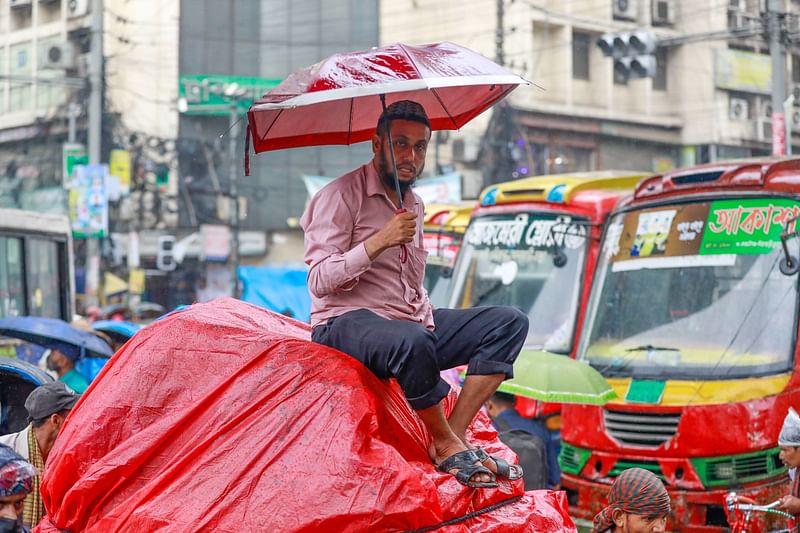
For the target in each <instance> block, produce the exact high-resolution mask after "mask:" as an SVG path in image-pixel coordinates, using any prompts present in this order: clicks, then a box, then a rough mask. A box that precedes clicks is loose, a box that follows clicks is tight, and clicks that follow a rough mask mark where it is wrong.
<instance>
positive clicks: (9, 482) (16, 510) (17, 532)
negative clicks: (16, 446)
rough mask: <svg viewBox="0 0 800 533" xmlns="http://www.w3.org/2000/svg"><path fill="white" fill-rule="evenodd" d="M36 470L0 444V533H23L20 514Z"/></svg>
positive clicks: (25, 529)
mask: <svg viewBox="0 0 800 533" xmlns="http://www.w3.org/2000/svg"><path fill="white" fill-rule="evenodd" d="M35 476H36V469H35V468H33V466H32V465H31V464H30V463H29V462H28V461H26V460H25V459H23V458H22V457H20V456H19V455H18V454H17V453H16V452H15V451H14V450H12V449H11V448H9V447H8V446H6V445H4V444H0V533H25V532H27V531H28V529H27V528H26V527H24V526H23V525H22V512H23V507H24V502H25V498H26V497H27V496H28V493H30V491H31V489H32V488H33V478H34V477H35Z"/></svg>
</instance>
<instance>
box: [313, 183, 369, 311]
mask: <svg viewBox="0 0 800 533" xmlns="http://www.w3.org/2000/svg"><path fill="white" fill-rule="evenodd" d="M326 193H327V194H326ZM353 223H354V214H353V213H352V212H351V211H350V206H348V205H347V202H345V201H343V199H342V198H341V196H340V195H339V194H338V191H335V190H333V191H330V190H323V191H320V192H319V193H317V194H316V195H315V196H314V198H312V199H311V202H310V203H309V205H308V209H307V210H306V212H305V214H304V215H303V218H302V219H301V221H300V225H301V226H302V228H303V231H304V232H305V236H304V240H303V243H304V248H305V252H304V257H303V260H304V261H305V263H306V264H307V265H308V267H309V269H308V289H309V291H310V292H311V294H313V295H314V296H315V297H317V298H324V297H326V296H328V295H330V294H334V293H336V292H338V291H340V290H345V291H347V290H350V289H352V288H353V287H355V286H356V284H357V283H358V276H360V275H361V274H362V273H364V272H365V271H366V270H367V269H368V268H369V266H370V264H371V263H372V260H371V259H370V257H369V256H368V255H367V251H366V249H365V247H364V244H363V243H360V244H358V245H356V246H353V247H351V243H352V237H353Z"/></svg>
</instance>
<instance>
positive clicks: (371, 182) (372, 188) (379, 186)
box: [364, 161, 419, 205]
mask: <svg viewBox="0 0 800 533" xmlns="http://www.w3.org/2000/svg"><path fill="white" fill-rule="evenodd" d="M364 173H365V174H366V176H367V184H366V185H367V186H366V191H367V196H378V195H383V196H384V197H386V199H387V200H388V199H389V197H388V196H387V195H386V191H385V190H384V189H383V183H382V182H381V178H380V176H378V172H377V171H376V170H375V164H374V162H373V161H370V162H369V163H367V164H366V165H364ZM412 203H413V205H417V204H419V200H418V199H417V195H416V194H414V191H413V190H411V189H409V190H408V191H406V193H405V194H404V195H403V205H411V204H412Z"/></svg>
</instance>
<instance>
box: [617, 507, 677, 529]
mask: <svg viewBox="0 0 800 533" xmlns="http://www.w3.org/2000/svg"><path fill="white" fill-rule="evenodd" d="M613 518H614V525H616V526H617V530H618V531H622V533H663V532H664V531H666V529H667V515H666V514H663V515H657V516H645V515H640V514H633V513H626V512H623V511H622V510H620V509H616V510H615V511H614V514H613Z"/></svg>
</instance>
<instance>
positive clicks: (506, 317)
mask: <svg viewBox="0 0 800 533" xmlns="http://www.w3.org/2000/svg"><path fill="white" fill-rule="evenodd" d="M433 320H434V322H435V324H436V330H435V331H430V330H429V329H427V328H425V327H424V326H423V325H421V324H418V323H416V322H410V321H406V320H388V319H386V318H383V317H380V316H378V315H376V314H375V313H373V312H372V311H369V310H367V309H357V310H355V311H350V312H348V313H345V314H343V315H340V316H338V317H335V318H331V319H329V320H328V322H327V323H325V324H323V325H320V326H317V327H315V328H314V331H313V332H312V333H311V339H312V340H313V341H314V342H318V343H320V344H324V345H326V346H330V347H332V348H336V349H337V350H339V351H342V352H344V353H346V354H348V355H350V356H351V357H353V358H355V359H357V360H358V361H360V362H361V363H363V364H364V365H365V366H366V367H367V368H369V369H370V370H371V371H372V372H373V373H374V374H375V375H376V376H378V377H379V378H390V377H393V378H397V381H398V382H399V383H400V386H401V387H402V388H403V392H404V393H405V395H406V398H407V399H408V402H409V403H410V404H411V407H413V408H414V409H416V410H420V409H426V408H428V407H431V406H433V405H436V404H437V403H439V402H440V401H442V399H443V398H444V397H445V396H447V393H448V392H449V391H450V386H449V385H448V384H447V382H446V381H444V380H443V379H442V378H441V376H440V375H439V372H440V371H441V370H445V369H448V368H453V367H455V366H459V365H468V366H467V374H476V375H489V374H504V375H505V376H506V377H507V378H511V377H513V376H514V373H513V368H512V365H513V364H514V360H515V359H516V358H517V355H519V351H520V350H521V349H522V345H523V343H524V342H525V337H526V336H527V334H528V317H527V316H526V315H525V314H524V313H523V312H522V311H520V310H518V309H516V308H514V307H502V306H491V307H473V308H471V309H436V310H435V311H434V312H433Z"/></svg>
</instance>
